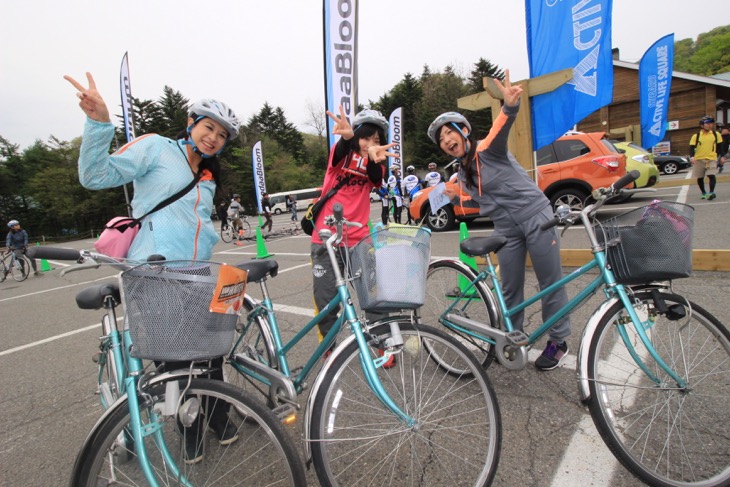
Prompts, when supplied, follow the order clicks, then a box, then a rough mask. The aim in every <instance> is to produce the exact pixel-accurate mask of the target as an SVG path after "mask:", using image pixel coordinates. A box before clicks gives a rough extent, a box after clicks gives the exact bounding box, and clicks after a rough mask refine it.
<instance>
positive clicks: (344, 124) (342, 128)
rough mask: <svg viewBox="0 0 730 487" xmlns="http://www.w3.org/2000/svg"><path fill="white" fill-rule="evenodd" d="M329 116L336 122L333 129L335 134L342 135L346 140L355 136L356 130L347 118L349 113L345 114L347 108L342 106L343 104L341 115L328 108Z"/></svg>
mask: <svg viewBox="0 0 730 487" xmlns="http://www.w3.org/2000/svg"><path fill="white" fill-rule="evenodd" d="M327 116H328V117H329V118H331V119H332V120H334V122H335V126H334V128H333V129H332V133H333V134H336V135H341V136H342V138H343V139H345V140H350V139H351V138H353V137H354V136H355V132H354V131H353V130H352V126H351V125H350V122H348V120H347V115H345V109H344V108H342V105H340V116H339V117H338V116H337V115H335V114H334V113H332V112H330V111H329V110H327Z"/></svg>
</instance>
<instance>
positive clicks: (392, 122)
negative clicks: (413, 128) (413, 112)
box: [388, 107, 403, 176]
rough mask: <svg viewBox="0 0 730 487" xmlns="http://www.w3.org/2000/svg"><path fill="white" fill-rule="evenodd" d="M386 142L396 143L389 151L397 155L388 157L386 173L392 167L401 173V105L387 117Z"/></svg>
mask: <svg viewBox="0 0 730 487" xmlns="http://www.w3.org/2000/svg"><path fill="white" fill-rule="evenodd" d="M388 124H389V125H388V143H389V144H393V143H395V144H396V145H394V146H393V148H392V149H390V152H392V153H393V154H397V157H389V158H388V174H390V171H391V170H392V168H394V167H395V168H398V170H399V171H400V173H401V176H402V175H403V107H398V108H396V109H395V110H393V111H392V112H391V114H390V117H389V119H388Z"/></svg>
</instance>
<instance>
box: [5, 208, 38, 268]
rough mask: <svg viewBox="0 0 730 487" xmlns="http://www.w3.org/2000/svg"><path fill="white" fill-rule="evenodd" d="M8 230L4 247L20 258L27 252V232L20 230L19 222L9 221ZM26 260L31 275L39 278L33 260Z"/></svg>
mask: <svg viewBox="0 0 730 487" xmlns="http://www.w3.org/2000/svg"><path fill="white" fill-rule="evenodd" d="M8 228H9V229H10V231H8V235H7V236H6V237H5V246H6V247H7V248H8V249H9V250H12V251H13V252H14V253H15V256H16V257H17V258H22V256H23V255H24V254H25V253H26V251H27V250H28V232H26V231H25V230H23V229H22V228H20V222H19V221H18V220H10V221H9V222H8ZM28 260H30V265H31V266H32V267H33V275H34V276H41V275H42V274H40V273H38V268H37V267H36V264H35V259H31V258H30V257H28Z"/></svg>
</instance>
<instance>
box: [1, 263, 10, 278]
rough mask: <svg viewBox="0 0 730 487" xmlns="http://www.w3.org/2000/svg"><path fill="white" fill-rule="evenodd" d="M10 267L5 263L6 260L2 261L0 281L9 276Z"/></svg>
mask: <svg viewBox="0 0 730 487" xmlns="http://www.w3.org/2000/svg"><path fill="white" fill-rule="evenodd" d="M8 272H9V270H8V268H7V266H6V265H5V260H3V261H2V262H1V263H0V282H3V281H4V280H5V279H7V277H8Z"/></svg>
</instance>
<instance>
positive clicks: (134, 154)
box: [64, 73, 240, 262]
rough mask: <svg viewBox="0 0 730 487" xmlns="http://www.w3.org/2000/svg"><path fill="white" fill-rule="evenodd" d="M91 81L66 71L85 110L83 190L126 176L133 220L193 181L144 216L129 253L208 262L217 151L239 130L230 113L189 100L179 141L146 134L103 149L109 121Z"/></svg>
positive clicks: (219, 106) (122, 181)
mask: <svg viewBox="0 0 730 487" xmlns="http://www.w3.org/2000/svg"><path fill="white" fill-rule="evenodd" d="M86 77H87V79H88V81H89V87H88V88H84V87H83V86H82V85H81V84H80V83H78V82H77V81H76V80H74V79H73V78H71V77H70V76H64V78H65V79H66V80H68V81H69V82H70V83H71V84H72V85H73V86H74V87H75V88H76V89H77V90H78V91H79V92H78V93H77V96H78V97H79V99H80V100H81V102H80V103H79V106H80V107H81V109H82V110H83V111H84V113H86V115H87V119H86V124H85V125H84V134H83V140H82V143H81V153H80V155H79V181H80V182H81V185H82V186H84V187H85V188H88V189H106V188H114V187H117V186H121V185H123V184H126V183H129V182H132V183H133V184H134V199H133V200H132V216H134V217H135V218H139V217H140V216H142V215H144V214H145V213H147V212H148V211H150V210H151V209H152V208H154V207H155V206H156V205H157V204H158V203H160V202H161V201H163V200H165V199H166V198H168V197H170V196H172V195H174V194H176V193H177V192H178V191H180V190H181V189H183V188H184V187H185V186H187V185H188V184H190V182H191V181H192V180H193V178H194V177H195V175H196V174H198V172H199V173H200V180H199V182H198V184H197V185H196V186H195V187H194V188H193V189H192V190H190V191H188V193H187V194H185V195H184V196H182V197H181V198H180V199H178V200H177V201H175V202H173V203H171V204H170V205H168V206H166V207H164V208H162V209H161V210H159V211H156V212H154V213H153V214H151V215H149V216H147V217H145V218H144V220H143V221H142V227H141V229H140V231H139V233H138V234H137V237H136V238H135V239H134V242H133V243H132V246H131V248H130V249H129V254H128V258H129V259H131V260H134V261H140V262H143V261H145V260H146V259H147V257H149V256H150V255H152V254H159V255H162V256H164V257H165V258H166V259H167V260H209V259H210V258H211V256H212V253H213V246H214V245H215V244H216V243H217V241H218V234H217V232H216V231H215V228H214V227H213V222H212V220H211V218H210V216H211V214H212V212H213V197H214V195H215V191H216V186H217V185H219V184H220V182H219V177H220V166H219V164H218V160H217V157H216V156H217V155H218V154H220V153H221V151H223V148H224V147H225V145H226V144H227V143H228V142H229V141H230V140H231V139H233V138H234V137H236V135H237V134H238V129H239V126H240V123H239V121H238V119H237V118H236V115H235V114H234V113H233V111H232V110H231V109H230V108H228V107H227V106H226V105H225V104H223V103H221V102H218V101H216V100H210V99H204V100H200V101H198V102H196V103H194V104H193V105H192V106H191V107H190V110H189V112H188V117H189V118H188V126H187V128H186V130H185V131H184V132H183V133H182V134H181V137H180V139H179V140H171V139H168V138H166V137H162V136H160V135H156V134H147V135H143V136H141V137H138V138H136V139H134V140H133V141H131V142H129V143H127V144H126V145H124V146H123V147H122V148H121V149H119V150H118V151H116V152H115V153H114V154H112V155H109V147H110V145H111V143H112V139H113V138H114V126H113V125H112V123H111V121H110V118H109V111H108V109H107V107H106V104H105V103H104V100H103V98H102V97H101V95H100V94H99V92H98V91H97V90H96V84H95V83H94V78H93V77H92V76H91V73H86Z"/></svg>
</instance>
